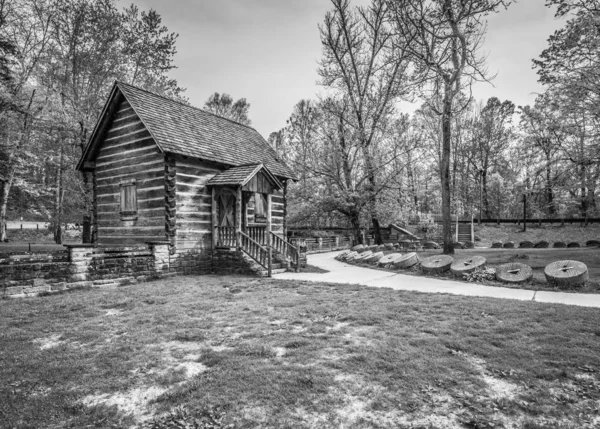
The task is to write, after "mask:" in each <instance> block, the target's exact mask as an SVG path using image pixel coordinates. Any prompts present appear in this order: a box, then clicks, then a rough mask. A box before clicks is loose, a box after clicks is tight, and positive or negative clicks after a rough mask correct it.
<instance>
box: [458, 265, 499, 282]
mask: <svg viewBox="0 0 600 429" xmlns="http://www.w3.org/2000/svg"><path fill="white" fill-rule="evenodd" d="M463 277H464V278H465V280H466V281H468V282H481V281H485V280H494V279H495V278H496V270H495V269H494V268H483V269H482V268H477V269H476V270H475V271H472V272H470V273H466V274H463Z"/></svg>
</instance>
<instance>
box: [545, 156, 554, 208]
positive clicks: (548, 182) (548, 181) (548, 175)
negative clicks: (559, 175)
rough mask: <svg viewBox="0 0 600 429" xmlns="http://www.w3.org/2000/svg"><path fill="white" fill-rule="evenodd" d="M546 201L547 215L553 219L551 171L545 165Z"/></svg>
mask: <svg viewBox="0 0 600 429" xmlns="http://www.w3.org/2000/svg"><path fill="white" fill-rule="evenodd" d="M546 199H547V200H548V214H549V215H550V217H554V214H555V213H556V208H555V207H554V192H553V191H552V170H551V169H550V166H549V165H548V164H547V165H546Z"/></svg>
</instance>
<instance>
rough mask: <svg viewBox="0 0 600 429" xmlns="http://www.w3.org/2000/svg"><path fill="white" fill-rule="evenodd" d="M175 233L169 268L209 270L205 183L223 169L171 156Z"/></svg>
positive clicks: (209, 215) (208, 194) (209, 233)
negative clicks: (173, 179)
mask: <svg viewBox="0 0 600 429" xmlns="http://www.w3.org/2000/svg"><path fill="white" fill-rule="evenodd" d="M173 163H174V169H175V174H174V177H175V191H176V193H175V195H176V202H175V221H176V225H177V227H176V232H175V235H174V237H175V241H176V246H175V248H174V252H173V253H174V256H175V257H174V258H173V262H172V269H175V270H176V271H178V272H181V273H184V274H192V273H207V272H212V270H213V264H212V231H211V229H212V212H211V211H212V203H211V198H212V196H211V190H210V189H208V188H207V187H206V182H208V180H209V179H211V178H212V177H213V176H214V175H215V174H218V173H220V172H221V171H222V170H223V168H222V167H221V168H220V167H218V166H216V165H215V164H212V163H208V162H203V161H200V160H198V159H194V158H188V157H184V156H174V157H173Z"/></svg>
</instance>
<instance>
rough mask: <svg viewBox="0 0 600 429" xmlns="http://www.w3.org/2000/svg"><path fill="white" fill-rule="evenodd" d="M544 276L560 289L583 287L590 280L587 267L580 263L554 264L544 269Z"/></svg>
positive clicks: (563, 262) (564, 262)
mask: <svg viewBox="0 0 600 429" xmlns="http://www.w3.org/2000/svg"><path fill="white" fill-rule="evenodd" d="M544 274H545V275H546V280H547V281H548V283H549V284H551V285H553V286H558V287H559V288H569V287H573V286H583V285H584V284H585V282H586V281H587V280H588V279H589V273H588V268H587V266H586V265H585V264H584V263H583V262H579V261H568V260H567V261H557V262H552V263H551V264H549V265H547V266H546V268H544Z"/></svg>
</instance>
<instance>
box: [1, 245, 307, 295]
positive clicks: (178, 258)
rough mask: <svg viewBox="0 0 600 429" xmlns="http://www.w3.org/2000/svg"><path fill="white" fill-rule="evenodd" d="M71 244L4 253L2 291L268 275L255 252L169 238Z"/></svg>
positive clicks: (13, 292)
mask: <svg viewBox="0 0 600 429" xmlns="http://www.w3.org/2000/svg"><path fill="white" fill-rule="evenodd" d="M65 247H66V250H64V251H57V252H46V253H40V254H28V255H0V297H3V296H4V297H18V296H29V295H36V294H39V293H43V292H54V291H60V290H65V289H71V288H77V287H110V286H113V287H114V286H121V285H126V284H132V283H137V282H142V281H147V280H152V279H157V278H162V277H167V276H175V275H186V274H210V273H216V274H233V273H235V274H249V275H252V274H259V275H260V274H263V275H264V269H263V268H262V267H261V266H260V265H258V264H257V263H256V262H255V261H254V260H253V259H252V258H250V257H249V256H247V255H245V254H244V253H243V252H241V251H235V250H223V251H220V250H215V251H210V250H208V251H207V250H203V251H201V250H198V251H188V252H187V253H178V254H171V252H170V249H171V245H170V243H169V242H151V243H148V245H147V246H141V247H137V246H136V247H113V248H110V247H95V246H93V245H89V244H80V245H66V246H65ZM305 248H306V247H305V246H304V249H305ZM300 265H301V266H306V252H305V251H303V252H302V253H301V264H300Z"/></svg>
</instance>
